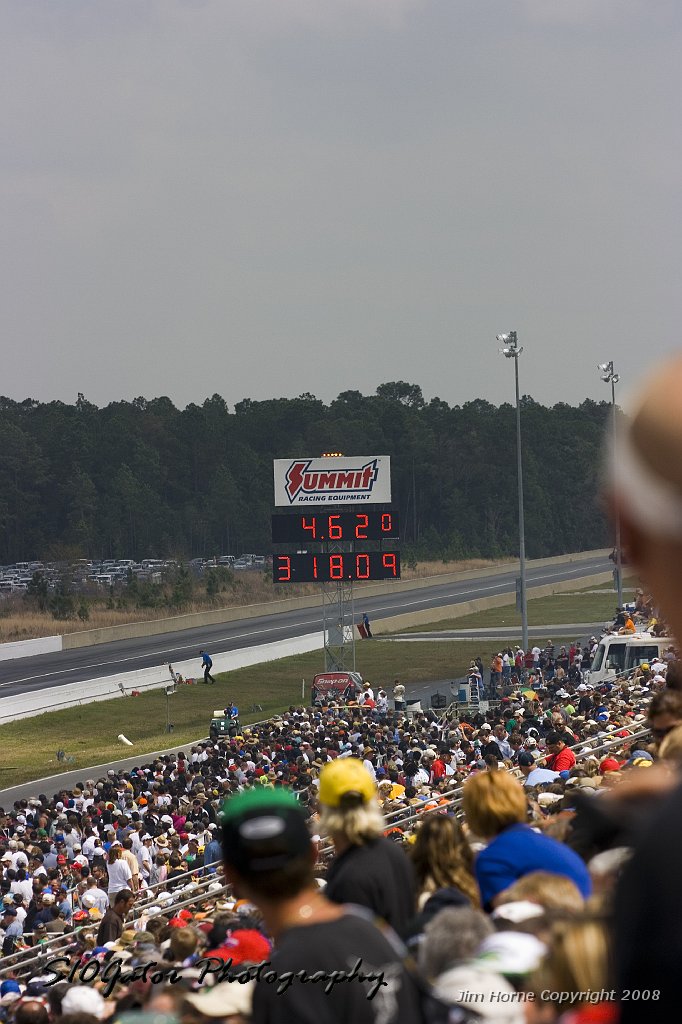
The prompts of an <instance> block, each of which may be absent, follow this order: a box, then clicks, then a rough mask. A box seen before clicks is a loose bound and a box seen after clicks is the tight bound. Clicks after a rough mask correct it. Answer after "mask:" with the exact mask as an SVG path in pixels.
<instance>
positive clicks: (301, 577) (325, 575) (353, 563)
mask: <svg viewBox="0 0 682 1024" xmlns="http://www.w3.org/2000/svg"><path fill="white" fill-rule="evenodd" d="M396 579H400V554H399V553H398V552H397V551H355V552H353V551H345V552H335V553H333V554H332V553H330V552H325V553H320V554H316V555H313V554H311V553H310V552H307V551H299V552H297V553H296V554H295V555H294V554H292V555H276V556H275V559H274V562H273V580H274V582H275V583H329V582H331V581H341V580H396Z"/></svg>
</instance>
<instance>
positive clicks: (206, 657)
mask: <svg viewBox="0 0 682 1024" xmlns="http://www.w3.org/2000/svg"><path fill="white" fill-rule="evenodd" d="M199 654H200V655H201V664H202V665H203V668H204V682H205V683H215V679H214V678H213V676H212V675H211V669H212V668H213V660H212V658H211V655H210V654H208V653H207V652H206V651H199Z"/></svg>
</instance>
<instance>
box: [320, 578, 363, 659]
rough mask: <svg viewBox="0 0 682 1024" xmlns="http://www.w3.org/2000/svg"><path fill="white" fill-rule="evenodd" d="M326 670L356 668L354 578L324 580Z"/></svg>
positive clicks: (323, 619)
mask: <svg viewBox="0 0 682 1024" xmlns="http://www.w3.org/2000/svg"><path fill="white" fill-rule="evenodd" d="M322 629H323V630H324V670H325V672H354V671H355V605H354V601H353V581H352V580H339V581H338V583H323V584H322Z"/></svg>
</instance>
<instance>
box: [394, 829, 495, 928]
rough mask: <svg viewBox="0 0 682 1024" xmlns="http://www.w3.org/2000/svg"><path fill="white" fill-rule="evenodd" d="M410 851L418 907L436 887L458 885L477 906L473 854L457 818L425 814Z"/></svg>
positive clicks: (477, 898)
mask: <svg viewBox="0 0 682 1024" xmlns="http://www.w3.org/2000/svg"><path fill="white" fill-rule="evenodd" d="M410 853H411V857H412V863H413V865H414V870H415V875H416V878H417V909H418V910H421V909H422V907H423V906H424V904H425V903H426V901H427V900H428V899H429V898H430V897H431V896H432V895H433V894H434V892H436V891H437V890H438V889H458V890H459V891H460V892H461V893H463V895H464V896H466V897H467V899H468V900H469V902H470V903H471V905H472V906H474V907H478V906H480V898H479V895H478V886H477V885H476V879H475V878H474V857H473V854H472V852H471V848H470V846H469V844H468V842H467V841H466V838H465V836H464V833H463V831H462V827H461V825H460V824H459V822H458V821H457V819H456V818H453V817H451V816H449V815H444V814H427V815H425V817H424V819H423V820H422V824H421V827H420V828H419V831H418V832H417V836H416V839H415V842H414V845H413V846H412V848H411V851H410Z"/></svg>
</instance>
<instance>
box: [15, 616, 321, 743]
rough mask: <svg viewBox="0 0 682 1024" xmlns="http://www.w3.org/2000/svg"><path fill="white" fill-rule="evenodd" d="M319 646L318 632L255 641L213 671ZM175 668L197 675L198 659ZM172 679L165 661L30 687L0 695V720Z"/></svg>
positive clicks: (218, 661) (220, 658)
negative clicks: (106, 674)
mask: <svg viewBox="0 0 682 1024" xmlns="http://www.w3.org/2000/svg"><path fill="white" fill-rule="evenodd" d="M321 648H322V634H321V633H309V634H307V635H306V636H299V637H294V638H292V639H291V640H276V641H274V642H273V643H270V644H259V645H258V646H257V647H244V648H243V649H242V650H238V651H226V652H225V653H224V654H216V655H215V656H214V657H213V671H214V672H233V671H234V670H235V669H238V668H248V667H249V666H250V665H260V664H263V663H264V662H267V661H276V660H277V659H279V658H288V657H290V656H291V655H293V654H307V653H308V652H309V651H319V650H321ZM173 669H174V671H175V672H177V673H179V674H180V675H181V676H183V678H185V679H192V678H194V679H201V672H199V671H198V660H197V659H196V658H193V659H192V661H183V662H177V663H174V664H173ZM171 685H172V679H171V677H170V673H169V671H168V665H166V664H162V665H159V666H154V668H144V669H139V670H138V671H136V672H123V673H120V674H118V675H113V676H106V677H104V678H103V679H90V680H88V681H87V682H80V683H66V684H64V685H63V686H53V687H50V688H48V689H43V690H31V691H30V692H28V693H20V694H14V695H12V696H10V697H3V698H2V699H0V724H5V723H7V722H13V721H15V720H16V719H17V718H31V717H33V716H34V715H41V714H44V713H45V712H47V711H60V710H61V709H62V708H74V707H78V706H79V705H81V704H91V703H92V702H93V701H99V700H112V699H113V698H114V697H123V696H127V695H129V694H130V692H131V691H132V690H139V691H140V693H142V692H144V691H146V690H155V689H159V688H160V687H162V686H171Z"/></svg>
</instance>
